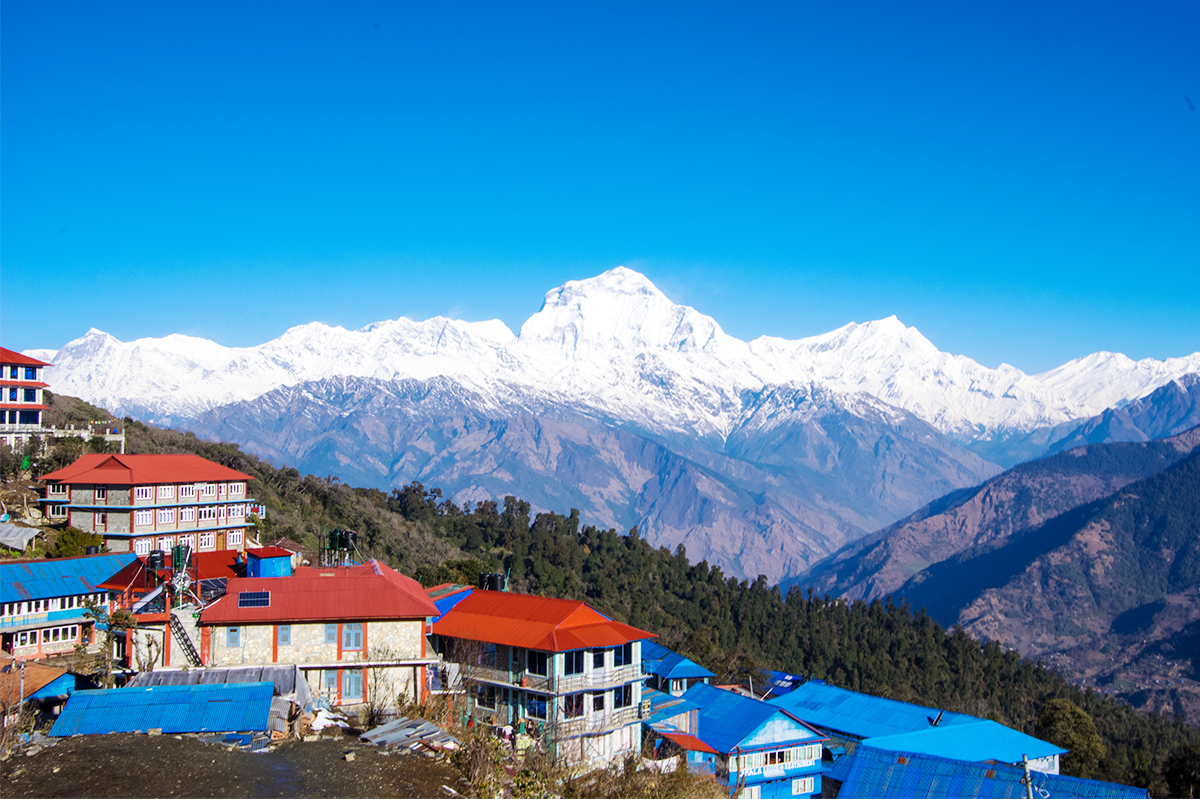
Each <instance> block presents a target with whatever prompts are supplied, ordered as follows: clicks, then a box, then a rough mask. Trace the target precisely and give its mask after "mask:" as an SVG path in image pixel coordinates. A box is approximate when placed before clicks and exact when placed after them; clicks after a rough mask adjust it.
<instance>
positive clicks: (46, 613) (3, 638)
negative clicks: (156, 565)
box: [0, 553, 134, 659]
mask: <svg viewBox="0 0 1200 800" xmlns="http://www.w3.org/2000/svg"><path fill="white" fill-rule="evenodd" d="M133 560H134V557H133V555H132V554H128V553H118V554H103V555H90V556H80V557H78V558H57V559H52V560H34V559H20V560H15V561H3V562H0V650H4V651H5V652H6V653H9V654H11V655H13V656H16V657H17V658H22V659H40V658H47V657H50V656H58V655H64V654H68V653H71V652H73V651H74V649H75V647H76V646H77V645H82V646H85V647H86V646H89V645H91V644H93V643H94V642H95V638H96V637H95V620H94V619H93V618H91V617H89V616H87V615H86V614H85V613H84V612H85V611H87V608H88V604H89V603H91V604H94V605H95V607H96V608H97V610H98V611H100V612H101V613H102V614H108V613H111V611H112V610H113V609H114V608H115V607H116V606H115V604H114V603H113V602H111V601H110V600H109V597H108V592H107V591H106V590H105V589H104V588H103V587H102V586H101V584H102V583H103V582H104V581H105V580H107V579H108V578H109V577H111V576H112V575H113V574H114V573H116V572H117V571H119V570H121V569H122V568H124V567H125V566H126V565H128V564H129V562H131V561H133Z"/></svg>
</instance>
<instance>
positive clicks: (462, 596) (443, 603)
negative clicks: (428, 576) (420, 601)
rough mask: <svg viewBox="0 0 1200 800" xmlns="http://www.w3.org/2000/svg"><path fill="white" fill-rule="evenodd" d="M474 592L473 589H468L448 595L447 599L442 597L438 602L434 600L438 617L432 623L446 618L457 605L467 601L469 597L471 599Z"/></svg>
mask: <svg viewBox="0 0 1200 800" xmlns="http://www.w3.org/2000/svg"><path fill="white" fill-rule="evenodd" d="M472 591H474V590H473V589H471V588H470V587H467V588H465V589H463V590H462V591H459V592H456V593H454V594H448V595H446V596H445V597H441V598H438V599H437V600H434V601H433V604H434V605H435V606H437V610H438V615H437V616H436V617H434V618H433V620H432V622H437V621H438V620H439V619H441V618H442V617H444V616H446V612H447V611H449V610H450V609H452V608H454V607H455V606H456V605H458V604H459V603H461V602H462V601H463V600H466V599H467V598H468V597H470V596H471V592H472Z"/></svg>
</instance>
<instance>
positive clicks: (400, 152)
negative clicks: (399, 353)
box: [0, 0, 1200, 372]
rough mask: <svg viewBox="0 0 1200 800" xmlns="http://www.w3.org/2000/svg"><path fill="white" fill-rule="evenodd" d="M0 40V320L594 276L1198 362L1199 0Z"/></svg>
mask: <svg viewBox="0 0 1200 800" xmlns="http://www.w3.org/2000/svg"><path fill="white" fill-rule="evenodd" d="M0 13H2V18H0V21H2V25H0V114H2V116H0V146H2V147H0V343H2V344H3V345H4V346H6V347H10V348H13V349H18V350H20V349H26V348H31V347H59V346H61V345H62V344H64V343H65V342H67V341H69V340H70V339H73V338H75V337H77V336H80V335H82V334H83V333H84V332H85V331H86V330H87V329H88V328H89V327H97V328H100V329H102V330H106V331H108V332H110V333H112V334H113V335H115V336H117V337H118V338H120V339H124V340H129V339H134V338H138V337H142V336H162V335H165V334H168V333H172V332H182V333H189V334H193V335H197V336H203V337H206V338H211V339H214V340H216V341H218V342H221V343H222V344H226V345H252V344H258V343H261V342H263V341H266V340H268V339H271V338H273V337H275V336H278V335H279V334H280V333H282V332H283V331H284V330H285V329H287V328H288V327H290V326H292V325H297V324H302V323H305V322H309V321H312V320H321V321H324V322H327V323H330V324H338V325H343V326H346V327H349V328H356V327H360V326H362V325H365V324H367V323H370V322H373V321H377V320H381V319H391V318H395V317H398V316H408V317H411V318H415V319H423V318H427V317H429V316H433V315H436V314H443V315H448V316H454V317H458V318H462V319H469V320H479V319H491V318H496V317H498V318H500V319H502V320H504V321H505V322H506V323H507V324H508V325H509V326H510V327H511V328H513V329H514V330H517V329H518V328H519V326H520V324H521V322H523V321H524V320H525V319H526V318H527V317H528V316H529V315H530V314H532V313H533V312H535V311H536V310H537V309H538V308H539V306H540V305H541V301H542V295H543V293H544V292H545V291H547V290H548V289H551V288H553V287H555V286H557V285H559V284H561V283H563V282H564V281H566V280H570V279H576V278H585V277H590V276H592V275H595V274H598V273H599V272H601V271H603V270H605V269H608V268H610V267H613V266H616V265H619V264H624V265H626V266H629V267H632V268H634V269H638V270H640V271H642V272H644V273H645V274H646V275H648V276H649V277H650V278H651V279H652V280H654V281H655V282H656V283H657V284H658V285H659V286H660V288H662V289H663V290H664V291H665V292H667V294H668V295H670V296H671V297H672V298H673V299H675V300H676V301H678V302H682V303H687V304H688V305H691V306H694V307H695V308H697V309H699V310H700V311H702V312H704V313H706V314H709V315H711V316H713V317H715V318H716V319H717V321H718V322H720V323H721V325H722V326H723V327H724V328H725V329H726V330H727V331H728V332H729V333H731V334H733V335H736V336H739V337H742V338H745V339H751V338H754V337H756V336H759V335H762V334H771V335H776V336H784V337H788V338H796V337H800V336H806V335H812V334H816V333H822V332H825V331H827V330H830V329H832V328H834V327H836V326H839V325H842V324H845V323H846V322H849V321H851V320H854V321H859V322H862V321H866V320H868V319H878V318H880V317H884V316H887V315H889V314H896V315H897V316H899V317H900V319H901V320H903V321H904V322H905V323H907V324H909V325H914V326H916V327H917V328H919V329H920V330H921V331H922V332H923V333H924V334H925V335H926V336H928V337H929V338H930V339H932V340H933V342H934V343H935V344H936V345H937V346H938V347H940V348H941V349H943V350H947V351H950V352H955V353H962V354H965V355H968V356H970V357H972V358H975V359H977V360H979V361H981V362H982V363H984V364H988V365H990V366H995V365H996V364H998V363H1000V362H1001V361H1007V362H1008V363H1011V364H1014V365H1016V366H1018V367H1020V368H1022V369H1025V370H1027V371H1030V372H1037V371H1041V370H1044V369H1047V368H1050V367H1052V366H1055V365H1057V364H1059V363H1062V362H1063V361H1066V360H1068V359H1070V358H1074V357H1078V356H1082V355H1085V354H1087V353H1090V352H1093V351H1096V350H1115V351H1120V352H1124V353H1126V354H1128V355H1130V356H1132V357H1135V358H1142V357H1147V356H1150V357H1154V358H1165V357H1169V356H1179V355H1185V354H1187V353H1191V352H1193V351H1196V350H1198V349H1200V277H1198V276H1200V112H1198V111H1196V110H1195V109H1196V107H1197V106H1200V47H1198V46H1197V44H1196V33H1197V30H1198V29H1200V25H1198V23H1200V5H1198V4H1196V3H1194V2H1180V3H1149V4H1136V5H1135V4H1115V3H1112V4H1095V3H1053V4H1047V3H1016V2H1014V3H1003V4H1001V3H993V4H976V3H944V4H936V3H925V4H896V3H853V2H848V3H822V4H801V3H773V4H772V3H768V4H751V3H738V4H733V3H726V4H707V3H686V4H685V3H677V4H651V3H644V2H641V3H628V4H622V3H613V2H610V3H603V4H600V3H546V4H537V3H520V4H504V3H498V2H488V3H421V4H416V3H413V4H405V3H378V4H374V3H320V4H317V3H287V4H284V3H274V4H272V3H243V2H239V3H232V2H231V3H222V2H205V3H150V2H141V3H139V2H130V3H122V4H111V3H95V2H87V3H69V2H61V3H59V2H55V3H44V2H15V1H14V0H7V2H5V3H4V5H3V7H2V9H0Z"/></svg>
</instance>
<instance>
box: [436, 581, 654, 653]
mask: <svg viewBox="0 0 1200 800" xmlns="http://www.w3.org/2000/svg"><path fill="white" fill-rule="evenodd" d="M433 632H434V633H436V634H439V635H441V636H453V637H455V638H458V639H470V640H472V641H477V642H492V643H495V644H503V645H508V646H510V647H526V648H529V649H531V650H547V651H549V652H554V653H561V652H563V651H566V650H582V649H585V648H589V647H613V646H616V645H621V644H626V643H627V642H632V641H634V640H637V639H648V638H650V637H652V636H654V635H655V634H653V633H650V632H649V631H644V630H641V629H640V628H635V627H633V626H632V625H626V624H624V623H623V622H616V621H615V620H611V619H609V618H608V617H606V616H604V615H603V614H601V613H600V612H599V611H597V610H596V609H594V608H592V607H591V606H589V605H588V604H587V603H583V602H580V601H578V600H560V599H558V598H554V597H535V596H534V595H528V594H516V593H513V592H489V591H483V590H481V589H475V590H473V591H472V592H471V594H470V595H468V596H467V597H465V598H463V600H462V601H461V602H459V603H458V604H457V605H455V606H454V608H453V609H451V610H450V611H449V612H447V613H446V614H444V615H443V616H442V618H441V619H439V620H438V621H437V622H435V623H434V624H433Z"/></svg>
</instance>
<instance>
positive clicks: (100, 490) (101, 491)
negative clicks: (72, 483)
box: [63, 486, 108, 502]
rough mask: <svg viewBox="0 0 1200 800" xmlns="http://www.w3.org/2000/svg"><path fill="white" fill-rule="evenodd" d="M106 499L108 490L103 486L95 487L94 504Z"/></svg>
mask: <svg viewBox="0 0 1200 800" xmlns="http://www.w3.org/2000/svg"><path fill="white" fill-rule="evenodd" d="M63 488H66V487H63ZM107 499H108V488H107V487H105V486H97V487H96V502H100V501H101V500H107Z"/></svg>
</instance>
